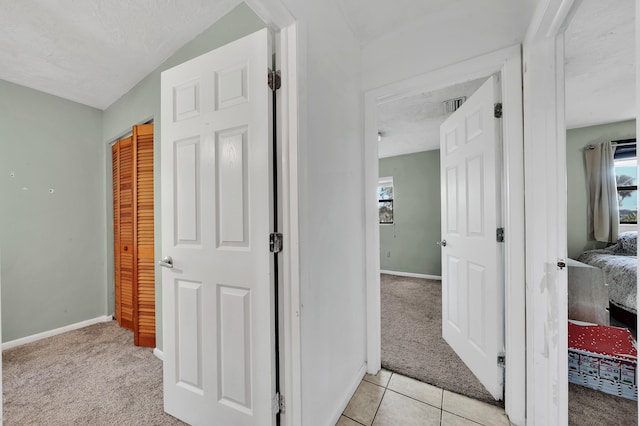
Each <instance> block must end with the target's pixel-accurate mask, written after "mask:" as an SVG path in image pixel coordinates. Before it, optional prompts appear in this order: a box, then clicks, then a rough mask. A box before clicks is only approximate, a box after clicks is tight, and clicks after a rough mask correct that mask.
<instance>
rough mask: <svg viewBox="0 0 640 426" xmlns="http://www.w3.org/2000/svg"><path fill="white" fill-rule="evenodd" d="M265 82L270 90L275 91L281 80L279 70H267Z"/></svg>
mask: <svg viewBox="0 0 640 426" xmlns="http://www.w3.org/2000/svg"><path fill="white" fill-rule="evenodd" d="M267 84H268V85H269V89H271V90H272V91H274V92H275V91H276V90H278V89H279V88H280V85H281V80H280V71H274V70H272V69H270V70H269V71H267Z"/></svg>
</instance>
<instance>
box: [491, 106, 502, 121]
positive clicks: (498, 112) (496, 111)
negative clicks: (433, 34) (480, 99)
mask: <svg viewBox="0 0 640 426" xmlns="http://www.w3.org/2000/svg"><path fill="white" fill-rule="evenodd" d="M493 116H494V117H495V118H502V102H498V103H497V104H495V105H494V106H493Z"/></svg>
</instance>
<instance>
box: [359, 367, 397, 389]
mask: <svg viewBox="0 0 640 426" xmlns="http://www.w3.org/2000/svg"><path fill="white" fill-rule="evenodd" d="M390 378H391V371H388V370H384V369H382V370H380V371H378V374H376V375H375V376H372V375H371V374H365V375H364V379H363V380H366V381H367V382H369V383H373V384H375V385H378V386H384V387H387V384H388V383H389V379H390Z"/></svg>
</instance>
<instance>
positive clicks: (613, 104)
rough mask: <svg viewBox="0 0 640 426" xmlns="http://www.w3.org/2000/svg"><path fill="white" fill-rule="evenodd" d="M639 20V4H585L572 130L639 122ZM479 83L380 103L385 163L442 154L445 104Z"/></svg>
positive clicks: (573, 54) (573, 33)
mask: <svg viewBox="0 0 640 426" xmlns="http://www.w3.org/2000/svg"><path fill="white" fill-rule="evenodd" d="M344 1H345V2H346V1H350V0H344ZM353 1H356V0H353ZM634 16H635V9H634V0H583V1H582V2H581V4H580V6H579V9H578V11H577V13H576V15H575V17H574V18H573V20H572V21H571V24H570V25H569V28H568V29H567V32H566V34H565V77H566V78H565V90H566V123H567V128H569V129H571V128H577V127H585V126H592V125H597V124H603V123H612V122H617V121H622V120H628V119H632V118H634V117H635V114H636V101H635V51H634V48H635V46H634V40H635V33H634V31H635V29H634V25H635V21H634ZM363 36H364V33H363ZM479 83H481V82H480V81H477V82H471V83H470V84H469V85H465V86H467V87H460V86H454V87H452V88H450V89H447V90H445V91H442V92H434V93H430V94H426V95H419V96H415V97H411V98H406V99H402V100H399V101H394V102H389V103H386V104H381V105H380V106H379V108H378V114H379V125H378V128H379V129H380V131H381V132H382V133H383V137H382V140H381V141H380V143H379V155H380V158H384V157H391V156H395V155H402V154H408V153H412V152H419V151H426V150H430V149H437V148H438V147H439V138H440V133H439V132H440V131H439V127H440V124H441V123H442V122H443V121H444V119H445V118H446V116H444V115H443V114H442V104H441V102H442V101H443V100H444V99H449V98H454V97H457V96H462V95H466V96H467V97H468V96H470V95H471V93H473V92H474V91H475V89H476V88H477V87H479V85H480V84H479Z"/></svg>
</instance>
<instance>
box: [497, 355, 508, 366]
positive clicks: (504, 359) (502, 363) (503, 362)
mask: <svg viewBox="0 0 640 426" xmlns="http://www.w3.org/2000/svg"><path fill="white" fill-rule="evenodd" d="M506 362H507V356H506V355H505V354H504V352H500V353H499V354H498V367H502V368H504V367H505V365H506Z"/></svg>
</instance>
